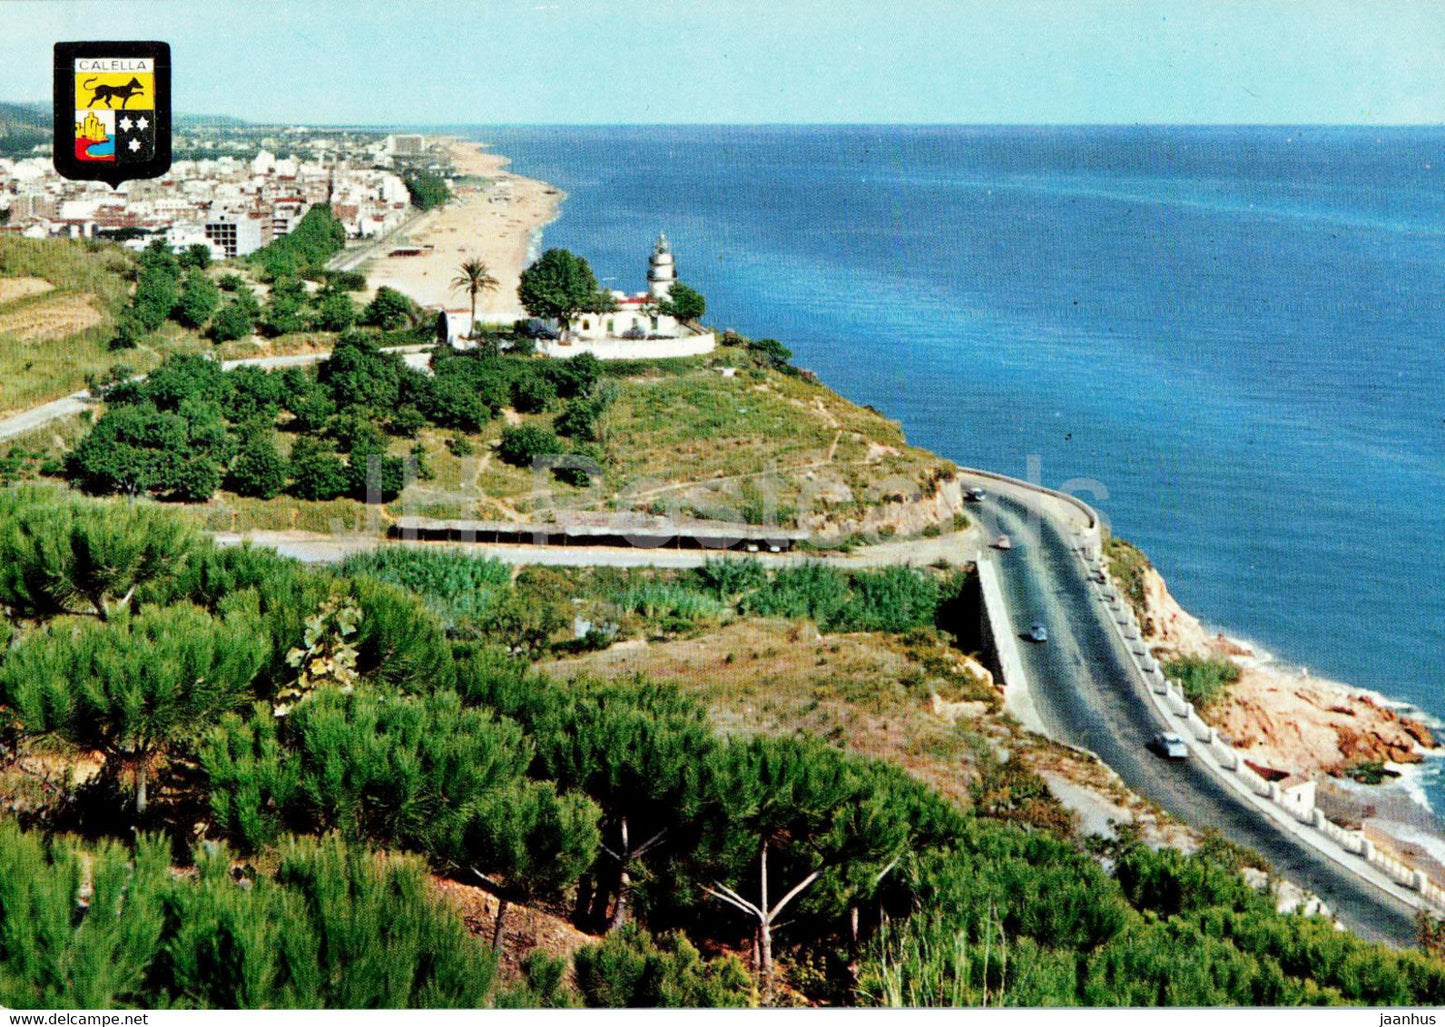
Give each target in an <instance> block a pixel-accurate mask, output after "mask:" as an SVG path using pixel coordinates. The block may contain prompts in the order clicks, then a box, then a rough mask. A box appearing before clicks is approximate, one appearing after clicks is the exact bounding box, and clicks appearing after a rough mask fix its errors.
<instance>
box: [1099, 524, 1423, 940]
mask: <svg viewBox="0 0 1445 1027" xmlns="http://www.w3.org/2000/svg"><path fill="white" fill-rule="evenodd" d="M1077 552H1078V556H1079V558H1080V560H1081V561H1082V562H1083V564H1084V568H1085V576H1086V578H1087V579H1088V580H1090V581H1091V582H1094V585H1093V588H1094V591H1095V595H1096V598H1097V599H1098V601H1099V602H1101V603H1103V604H1104V605H1105V606H1106V607H1107V608H1108V610H1109V613H1110V618H1109V619H1110V620H1111V622H1112V623H1113V625H1114V627H1115V629H1116V630H1117V631H1118V633H1119V637H1120V639H1121V640H1122V641H1123V643H1124V645H1125V648H1127V649H1128V650H1129V653H1130V657H1131V659H1132V661H1133V663H1134V667H1135V670H1136V671H1137V672H1138V675H1139V680H1140V682H1141V684H1142V686H1143V687H1142V689H1141V690H1142V692H1143V694H1144V696H1145V698H1146V701H1148V702H1150V703H1152V704H1153V706H1154V708H1155V709H1156V710H1157V711H1158V712H1159V714H1160V715H1161V716H1162V717H1163V719H1164V721H1165V723H1166V724H1167V725H1168V726H1169V727H1170V729H1171V730H1173V731H1174V732H1175V733H1177V734H1178V735H1179V736H1180V737H1182V738H1184V739H1185V741H1186V743H1192V744H1191V749H1192V750H1193V752H1194V753H1195V756H1196V758H1197V759H1199V760H1200V761H1201V762H1202V763H1203V764H1204V765H1205V766H1206V767H1208V768H1209V769H1211V770H1213V771H1214V772H1215V773H1216V775H1217V776H1218V777H1220V778H1221V779H1222V780H1223V781H1224V782H1225V783H1226V784H1228V785H1230V786H1231V787H1233V788H1234V789H1235V790H1236V791H1239V792H1241V793H1242V794H1243V795H1245V796H1247V797H1249V798H1251V799H1253V800H1254V803H1253V804H1254V805H1255V806H1256V808H1258V809H1260V810H1261V811H1262V812H1264V813H1266V814H1267V815H1269V816H1270V817H1271V818H1272V819H1273V820H1275V821H1276V822H1277V823H1279V824H1280V825H1281V826H1284V827H1285V828H1286V829H1287V830H1288V831H1289V832H1290V833H1291V834H1292V835H1293V836H1295V837H1297V838H1299V839H1300V840H1301V841H1302V842H1304V843H1306V844H1308V845H1311V846H1312V847H1313V848H1315V849H1317V850H1319V851H1321V852H1323V853H1324V854H1325V855H1327V856H1329V857H1331V858H1332V859H1334V860H1335V861H1336V862H1337V863H1340V864H1341V865H1342V866H1345V867H1346V868H1347V869H1350V870H1353V871H1354V872H1355V873H1356V874H1358V875H1359V876H1360V877H1362V878H1363V879H1365V880H1367V881H1370V882H1371V883H1372V884H1374V885H1375V886H1376V887H1379V888H1381V889H1382V890H1383V891H1385V892H1387V893H1388V894H1391V895H1393V896H1394V897H1396V898H1397V899H1400V900H1402V901H1404V902H1406V903H1407V904H1408V905H1412V906H1415V907H1416V908H1419V909H1424V910H1426V911H1428V912H1430V913H1433V914H1436V915H1440V914H1445V888H1442V887H1441V886H1440V884H1438V883H1437V882H1435V881H1433V880H1431V879H1430V878H1429V876H1427V875H1426V874H1425V872H1424V871H1422V870H1419V869H1417V868H1415V867H1412V866H1410V865H1409V864H1407V863H1406V862H1404V861H1403V860H1401V859H1399V858H1397V857H1396V856H1393V855H1391V854H1390V853H1387V852H1382V851H1381V850H1380V849H1378V848H1376V847H1375V845H1374V844H1373V843H1372V842H1371V841H1370V840H1369V839H1368V838H1366V837H1365V836H1364V832H1363V831H1353V830H1350V829H1348V828H1344V827H1341V826H1339V825H1338V824H1336V823H1334V822H1333V821H1331V820H1329V819H1328V818H1327V817H1326V816H1325V815H1324V813H1323V811H1321V810H1320V809H1318V808H1316V806H1315V789H1314V784H1313V782H1304V783H1302V784H1298V785H1295V786H1293V787H1283V786H1282V785H1281V784H1280V783H1279V782H1277V781H1267V780H1265V778H1264V777H1263V776H1262V775H1260V774H1259V773H1257V772H1256V771H1254V770H1253V769H1251V768H1250V766H1249V765H1248V764H1247V763H1246V762H1245V760H1244V756H1243V755H1242V754H1241V753H1240V752H1239V751H1238V750H1237V749H1235V748H1233V747H1232V746H1230V745H1229V744H1227V743H1226V742H1224V741H1223V740H1222V739H1220V738H1219V736H1218V733H1217V732H1216V731H1215V730H1214V729H1213V728H1212V727H1210V726H1209V725H1208V724H1206V723H1204V721H1203V720H1202V719H1201V718H1200V717H1199V714H1198V713H1197V712H1196V711H1195V709H1194V707H1193V705H1192V704H1191V703H1190V702H1189V701H1188V700H1187V699H1185V697H1184V695H1183V693H1182V692H1181V691H1180V690H1179V689H1178V688H1177V687H1176V686H1175V685H1174V683H1173V682H1172V681H1169V680H1167V679H1166V678H1165V676H1164V674H1163V672H1162V671H1161V670H1160V668H1159V666H1158V663H1157V661H1154V660H1153V658H1152V656H1149V655H1148V650H1147V646H1141V645H1140V644H1139V642H1140V640H1141V639H1142V637H1143V636H1142V632H1141V631H1140V630H1139V624H1138V622H1137V620H1136V619H1135V616H1134V611H1133V609H1132V608H1131V607H1130V606H1129V604H1128V603H1126V602H1124V600H1123V599H1122V598H1121V597H1120V596H1119V594H1118V592H1117V591H1116V590H1115V588H1114V587H1113V585H1112V584H1099V583H1098V575H1099V574H1100V572H1102V571H1103V570H1104V566H1103V559H1102V554H1097V555H1096V554H1095V553H1093V552H1092V551H1091V550H1090V548H1089V547H1086V546H1080V547H1077ZM1104 580H1105V581H1106V582H1107V581H1108V580H1109V579H1108V577H1107V575H1105V577H1104ZM1141 649H1142V654H1141ZM1345 856H1353V857H1357V861H1350V860H1347V859H1346V858H1344V857H1345ZM1372 872H1373V873H1372Z"/></svg>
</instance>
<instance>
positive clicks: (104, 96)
mask: <svg viewBox="0 0 1445 1027" xmlns="http://www.w3.org/2000/svg"><path fill="white" fill-rule="evenodd" d="M155 106H156V87H155V75H154V73H152V72H149V71H142V72H134V73H132V72H113V71H111V72H92V73H80V72H77V73H76V76H75V109H76V110H82V111H83V110H116V111H119V110H127V111H149V110H155Z"/></svg>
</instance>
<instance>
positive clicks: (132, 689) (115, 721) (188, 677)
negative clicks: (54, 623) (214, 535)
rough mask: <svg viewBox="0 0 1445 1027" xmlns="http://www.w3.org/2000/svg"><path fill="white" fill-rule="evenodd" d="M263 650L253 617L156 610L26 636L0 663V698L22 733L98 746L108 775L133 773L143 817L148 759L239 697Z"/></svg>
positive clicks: (152, 759) (181, 608)
mask: <svg viewBox="0 0 1445 1027" xmlns="http://www.w3.org/2000/svg"><path fill="white" fill-rule="evenodd" d="M265 652H266V640H265V639H264V638H262V637H260V636H259V633H258V632H257V625H256V624H255V623H254V622H248V621H245V620H243V619H241V618H240V617H233V618H230V619H227V620H224V621H222V620H216V619H213V618H212V617H211V616H210V615H209V614H207V613H205V612H204V611H202V610H199V609H197V608H196V607H193V606H170V607H159V608H156V609H153V610H148V611H146V612H143V613H142V614H140V615H139V616H137V617H135V618H133V619H129V620H121V621H115V622H112V623H101V622H95V621H92V622H87V623H78V624H75V625H64V626H60V627H50V628H47V629H46V630H44V631H41V632H39V633H36V634H33V635H30V636H28V637H27V638H25V639H24V640H23V641H22V642H21V643H20V644H19V645H18V646H16V647H15V648H13V649H12V650H11V651H10V653H9V654H8V655H7V657H6V660H5V663H4V664H3V665H0V699H3V701H4V703H5V704H6V705H8V706H10V707H11V708H12V709H13V710H14V711H15V714H16V716H17V718H18V719H19V721H20V723H21V724H22V726H23V729H24V730H25V731H26V733H28V734H47V733H53V734H55V735H58V736H59V737H61V738H64V739H65V740H66V741H69V742H71V743H73V744H75V745H79V746H83V747H85V748H88V749H93V750H97V751H99V752H101V753H102V754H103V755H104V756H105V767H104V771H105V773H106V774H108V775H110V776H112V777H118V776H119V775H120V774H121V773H122V771H124V770H129V771H130V772H131V775H132V777H133V781H134V790H135V809H136V813H137V814H139V815H143V814H144V813H145V812H146V805H147V785H148V781H149V776H150V773H151V770H152V765H153V763H154V762H155V761H156V760H157V758H158V757H161V756H163V755H164V754H165V753H166V752H167V751H168V750H169V749H170V748H171V747H172V746H174V745H176V744H177V743H180V742H183V741H186V740H188V739H192V738H195V737H196V736H197V735H199V733H200V732H201V731H202V730H203V729H204V728H205V726H206V725H208V724H210V723H213V722H214V721H215V720H216V718H217V717H219V716H220V715H221V714H223V713H225V712H226V711H227V710H231V709H235V708H236V707H237V706H238V705H240V704H241V703H242V702H244V701H245V699H246V698H247V696H248V694H249V692H248V687H249V685H250V683H251V679H252V678H253V677H254V676H255V675H256V672H257V670H258V669H259V668H260V666H261V662H262V659H263V658H264V656H265Z"/></svg>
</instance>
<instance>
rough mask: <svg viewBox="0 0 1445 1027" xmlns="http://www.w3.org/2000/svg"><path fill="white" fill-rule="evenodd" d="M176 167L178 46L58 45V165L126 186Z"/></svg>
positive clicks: (74, 174)
mask: <svg viewBox="0 0 1445 1027" xmlns="http://www.w3.org/2000/svg"><path fill="white" fill-rule="evenodd" d="M170 166H171V48H170V46H169V45H167V44H166V43H142V42H93V43H56V44H55V170H56V171H58V172H59V173H60V174H62V175H64V176H65V177H66V178H75V179H94V180H97V181H101V182H108V183H109V184H110V185H112V186H118V185H120V183H121V182H124V181H126V180H128V179H132V178H155V177H156V176H158V175H163V174H165V172H166V171H167V170H168V169H169V168H170Z"/></svg>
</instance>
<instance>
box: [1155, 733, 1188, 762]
mask: <svg viewBox="0 0 1445 1027" xmlns="http://www.w3.org/2000/svg"><path fill="white" fill-rule="evenodd" d="M1149 748H1151V749H1153V750H1154V752H1156V753H1157V754H1158V755H1160V756H1163V757H1164V758H1165V759H1166V760H1187V759H1188V758H1189V746H1187V745H1185V744H1184V739H1182V738H1180V737H1179V736H1178V735H1176V734H1174V732H1172V731H1161V732H1159V734H1157V735H1155V736H1154V737H1153V739H1152V740H1151V741H1150V742H1149Z"/></svg>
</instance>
